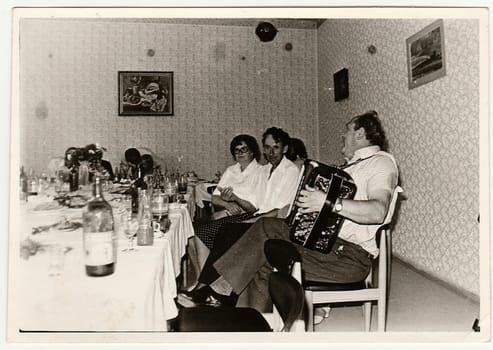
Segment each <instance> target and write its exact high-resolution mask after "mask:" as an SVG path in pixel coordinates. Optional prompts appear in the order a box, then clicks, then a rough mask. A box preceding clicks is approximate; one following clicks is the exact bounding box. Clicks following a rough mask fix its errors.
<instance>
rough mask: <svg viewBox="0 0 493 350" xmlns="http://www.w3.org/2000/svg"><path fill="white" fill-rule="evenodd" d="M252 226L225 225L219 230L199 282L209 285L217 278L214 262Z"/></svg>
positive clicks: (242, 224) (244, 224)
mask: <svg viewBox="0 0 493 350" xmlns="http://www.w3.org/2000/svg"><path fill="white" fill-rule="evenodd" d="M252 225H253V224H251V223H227V224H223V225H222V226H221V227H220V228H219V230H218V233H217V234H216V236H215V237H214V244H213V246H212V249H211V252H210V253H209V256H208V257H207V260H206V261H205V264H204V267H203V268H202V272H201V273H200V276H199V282H202V283H205V284H211V283H212V282H214V281H215V280H216V279H218V278H219V274H218V273H217V271H216V269H215V268H214V266H213V264H214V262H216V260H217V259H219V258H220V257H221V256H222V255H223V254H224V253H225V252H226V251H227V250H228V249H229V248H230V247H231V246H232V245H233V244H235V243H236V241H238V239H240V238H241V236H243V234H244V233H245V232H246V231H247V230H248V229H249V228H250V227H251V226H252Z"/></svg>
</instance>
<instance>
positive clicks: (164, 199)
mask: <svg viewBox="0 0 493 350" xmlns="http://www.w3.org/2000/svg"><path fill="white" fill-rule="evenodd" d="M168 210H169V198H168V196H167V195H166V194H165V193H162V192H156V193H154V194H153V196H152V202H151V213H152V221H153V224H152V225H153V226H152V227H153V228H154V236H155V237H162V236H163V233H162V232H161V225H160V223H161V219H162V218H164V217H167V216H168Z"/></svg>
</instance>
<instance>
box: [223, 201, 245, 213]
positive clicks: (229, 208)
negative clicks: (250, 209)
mask: <svg viewBox="0 0 493 350" xmlns="http://www.w3.org/2000/svg"><path fill="white" fill-rule="evenodd" d="M225 208H226V212H227V213H228V215H230V216H231V215H237V214H241V213H242V212H243V209H242V208H241V207H240V206H239V205H238V204H236V203H234V202H228V203H226V206H225Z"/></svg>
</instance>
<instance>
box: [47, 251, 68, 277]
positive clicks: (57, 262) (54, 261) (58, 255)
mask: <svg viewBox="0 0 493 350" xmlns="http://www.w3.org/2000/svg"><path fill="white" fill-rule="evenodd" d="M64 264H65V248H64V247H62V246H61V245H60V244H53V245H49V246H48V276H50V277H53V276H60V275H61V273H62V270H63V266H64Z"/></svg>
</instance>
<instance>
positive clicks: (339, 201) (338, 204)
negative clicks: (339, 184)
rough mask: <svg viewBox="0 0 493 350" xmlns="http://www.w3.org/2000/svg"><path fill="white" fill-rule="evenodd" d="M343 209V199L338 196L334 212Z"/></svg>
mask: <svg viewBox="0 0 493 350" xmlns="http://www.w3.org/2000/svg"><path fill="white" fill-rule="evenodd" d="M341 210H342V199H341V198H337V199H336V203H335V204H334V213H338V212H340V211H341Z"/></svg>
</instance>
